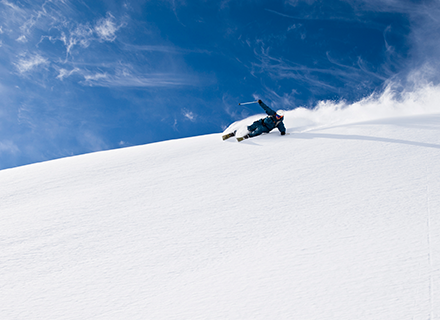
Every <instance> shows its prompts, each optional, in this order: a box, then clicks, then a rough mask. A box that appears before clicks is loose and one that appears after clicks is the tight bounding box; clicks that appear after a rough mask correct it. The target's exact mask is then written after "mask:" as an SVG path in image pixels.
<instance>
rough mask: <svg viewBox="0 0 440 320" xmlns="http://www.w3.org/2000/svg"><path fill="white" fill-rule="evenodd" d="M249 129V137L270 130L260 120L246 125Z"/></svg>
mask: <svg viewBox="0 0 440 320" xmlns="http://www.w3.org/2000/svg"><path fill="white" fill-rule="evenodd" d="M247 129H248V131H249V137H251V138H252V137H256V136H259V135H260V134H262V133H268V132H270V130H269V129H267V128H266V127H265V126H264V125H263V124H262V123H261V120H258V121H255V122H254V123H252V124H251V125H250V126H248V127H247Z"/></svg>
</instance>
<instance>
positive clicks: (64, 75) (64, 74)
mask: <svg viewBox="0 0 440 320" xmlns="http://www.w3.org/2000/svg"><path fill="white" fill-rule="evenodd" d="M78 72H80V69H78V68H74V69H72V70H70V71H68V70H66V69H64V68H61V69H59V75H58V76H57V79H59V80H61V81H62V80H63V79H64V78H68V77H70V76H71V75H72V74H74V73H78Z"/></svg>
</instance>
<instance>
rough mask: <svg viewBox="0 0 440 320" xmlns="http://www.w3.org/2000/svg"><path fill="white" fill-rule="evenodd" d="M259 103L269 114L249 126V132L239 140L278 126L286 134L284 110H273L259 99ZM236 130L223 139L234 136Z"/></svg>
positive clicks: (266, 131)
mask: <svg viewBox="0 0 440 320" xmlns="http://www.w3.org/2000/svg"><path fill="white" fill-rule="evenodd" d="M257 102H258V104H259V105H260V106H261V107H262V108H263V109H264V111H266V113H267V114H268V116H267V117H266V118H263V119H260V120H257V121H255V122H254V123H253V124H251V125H250V126H248V127H247V129H248V131H249V133H248V134H246V135H245V136H243V137H238V138H237V140H238V141H239V142H240V141H243V140H244V139H248V138H252V137H256V136H259V135H260V134H262V133H269V132H270V131H272V130H273V129H275V128H277V129H278V130H280V132H281V135H282V136H284V135H285V134H286V127H285V126H284V123H283V120H284V111H283V110H278V111H277V112H275V111H273V110H272V109H271V108H269V107H268V106H267V105H265V104H264V102H263V101H261V100H258V101H257ZM235 132H236V131H234V132H231V133H229V134H226V135H224V136H223V140H226V139H228V138H231V137H234V136H235Z"/></svg>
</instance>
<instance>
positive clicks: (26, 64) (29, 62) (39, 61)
mask: <svg viewBox="0 0 440 320" xmlns="http://www.w3.org/2000/svg"><path fill="white" fill-rule="evenodd" d="M48 63H49V61H48V60H47V59H46V58H43V57H42V56H40V55H39V54H34V55H30V56H29V57H23V58H20V59H19V60H18V62H17V63H16V64H15V66H16V67H17V69H18V71H19V72H20V73H25V72H29V71H31V70H32V69H34V68H36V67H38V66H40V65H46V64H48Z"/></svg>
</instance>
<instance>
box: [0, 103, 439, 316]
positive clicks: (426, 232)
mask: <svg viewBox="0 0 440 320" xmlns="http://www.w3.org/2000/svg"><path fill="white" fill-rule="evenodd" d="M385 96H386V95H385ZM424 97H426V95H425V96H424ZM382 99H384V101H378V100H376V101H375V102H373V101H370V102H369V101H367V100H368V99H367V100H366V101H363V102H360V103H359V104H355V105H352V106H341V105H331V104H330V105H325V103H323V106H321V107H320V108H318V109H317V110H314V111H310V110H306V109H296V110H294V111H289V112H287V114H286V120H285V123H286V127H287V129H288V132H289V133H290V135H286V136H280V134H279V132H277V131H276V130H274V131H272V133H270V134H268V135H262V136H260V137H257V138H253V139H249V140H246V141H244V142H241V143H238V142H236V141H235V139H230V140H227V141H222V140H221V134H212V135H207V136H200V137H193V138H187V139H181V140H172V141H166V142H160V143H154V144H149V145H144V146H137V147H131V148H125V149H118V150H112V151H104V152H97V153H93V154H88V155H82V156H75V157H70V158H64V159H59V160H54V161H48V162H43V163H38V164H33V165H29V166H24V167H18V168H13V169H7V170H3V171H0V301H1V303H0V319H26V320H29V319H307V320H308V319H320V320H322V319H337V320H341V319H347V320H354V319H374V320H378V319H384V320H392V319H396V320H402V319H431V320H434V319H440V161H439V160H440V108H439V104H438V101H440V100H438V99H435V98H433V99H430V100H429V101H422V102H423V103H422V102H421V101H420V100H417V99H418V98H417V99H415V100H414V101H415V102H418V104H417V103H415V104H414V105H415V106H417V107H416V108H415V107H413V106H414V105H412V104H411V101H412V100H411V99H407V100H406V102H402V103H400V102H399V103H398V102H390V101H388V100H386V99H385V98H384V97H382ZM408 101H409V102H408ZM368 110H370V111H368ZM251 120H252V119H246V121H247V123H249V121H251ZM246 121H244V122H239V123H236V124H234V125H233V126H231V127H234V126H237V127H239V126H242V125H243V124H244V123H246Z"/></svg>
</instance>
